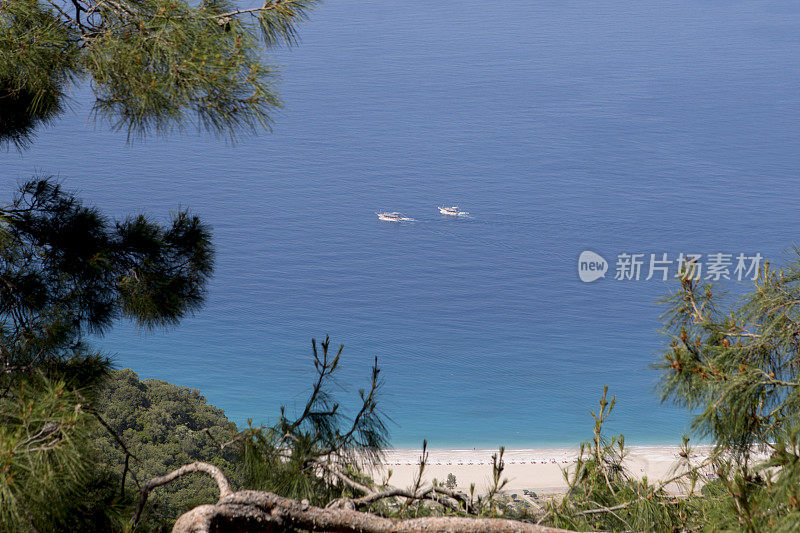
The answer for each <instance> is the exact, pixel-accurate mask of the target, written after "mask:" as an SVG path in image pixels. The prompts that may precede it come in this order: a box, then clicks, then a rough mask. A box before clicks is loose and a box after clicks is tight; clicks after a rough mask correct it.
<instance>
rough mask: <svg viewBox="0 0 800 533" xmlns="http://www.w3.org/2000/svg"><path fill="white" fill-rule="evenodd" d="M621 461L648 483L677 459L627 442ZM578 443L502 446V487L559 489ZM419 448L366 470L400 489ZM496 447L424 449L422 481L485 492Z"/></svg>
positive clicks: (669, 471) (672, 450)
mask: <svg viewBox="0 0 800 533" xmlns="http://www.w3.org/2000/svg"><path fill="white" fill-rule="evenodd" d="M626 449H627V452H628V454H627V456H626V457H625V461H624V465H625V467H626V468H627V470H628V472H629V473H630V475H631V476H633V477H635V478H642V477H645V476H646V477H647V478H648V480H650V481H651V482H657V481H662V480H667V479H669V478H671V477H672V476H673V475H674V473H675V467H676V466H677V465H678V462H679V459H680V457H679V455H678V454H679V452H680V446H677V445H665V446H629V447H626ZM710 449H711V446H710V445H697V446H695V447H693V448H692V450H693V451H692V459H693V462H694V463H695V464H697V463H700V462H701V461H703V460H704V459H705V458H706V457H707V455H708V452H709V450H710ZM578 451H579V447H577V446H573V447H542V448H515V449H506V450H505V453H504V454H503V460H504V463H505V469H504V471H503V477H504V478H507V479H508V484H507V485H506V487H505V489H504V491H505V492H509V491H520V490H524V489H527V490H532V491H536V492H541V493H545V494H547V493H563V492H564V491H565V490H566V488H567V483H566V480H565V478H564V472H565V471H566V472H569V471H570V470H571V466H572V465H574V464H575V462H576V458H577V455H578ZM421 453H422V450H421V449H410V448H407V449H396V450H389V451H386V452H385V454H384V459H383V461H382V463H381V464H380V465H376V466H375V467H373V468H371V469H370V472H371V474H372V475H373V478H374V479H375V480H376V481H381V480H384V479H385V478H386V477H387V476H389V472H390V471H391V477H390V478H389V483H390V484H392V485H394V486H398V487H406V486H409V485H411V484H412V483H413V479H414V476H415V475H416V474H417V473H418V472H419V461H420V455H421ZM495 453H498V450H497V449H490V448H473V449H468V448H449V449H444V448H439V449H428V462H427V464H426V466H425V471H424V474H423V482H428V483H429V482H432V481H433V480H434V479H436V480H437V481H439V482H443V481H444V480H446V479H447V476H448V474H453V475H454V476H455V477H456V487H457V488H458V489H459V490H462V491H469V487H470V485H472V484H473V483H474V484H475V489H476V492H477V493H479V494H480V493H483V492H485V491H486V489H487V487H488V485H489V479H490V477H491V474H492V455H493V454H495ZM667 489H668V490H669V491H670V492H675V493H680V492H681V488H680V487H679V486H677V485H674V484H673V485H670V486H668V487H667Z"/></svg>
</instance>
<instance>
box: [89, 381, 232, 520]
mask: <svg viewBox="0 0 800 533" xmlns="http://www.w3.org/2000/svg"><path fill="white" fill-rule="evenodd" d="M97 409H98V411H99V412H100V414H101V416H102V417H103V419H104V420H105V421H106V422H107V423H108V425H109V426H110V427H111V429H112V430H113V431H114V432H115V433H116V434H117V435H118V436H119V437H121V438H122V440H123V441H124V442H125V445H126V446H127V447H128V450H129V451H130V452H131V453H132V454H133V455H134V456H135V457H136V459H135V460H134V459H131V460H130V462H129V468H130V474H129V475H128V480H129V481H128V483H127V487H128V489H130V490H131V491H132V492H133V493H136V492H137V491H136V483H135V481H134V479H133V478H134V477H135V479H138V480H140V481H145V480H147V479H149V478H152V477H155V476H160V475H162V474H164V473H166V472H170V471H172V470H174V469H176V468H178V467H180V466H182V465H184V464H187V463H191V462H193V461H206V462H210V463H213V464H214V465H216V466H218V467H219V468H220V469H221V470H222V471H223V472H225V474H226V475H227V476H228V477H229V479H231V481H232V482H234V483H236V480H237V472H236V469H235V467H234V462H235V460H236V455H237V453H238V451H237V449H238V448H237V447H234V446H228V447H226V448H225V449H224V450H223V449H221V445H222V444H224V443H225V442H227V441H229V440H230V439H231V438H232V437H233V435H234V434H235V433H236V425H235V424H233V422H231V421H229V420H228V419H227V418H226V417H225V413H224V412H223V411H222V410H221V409H217V408H216V407H214V406H212V405H209V404H208V403H207V402H206V399H205V397H203V396H202V395H201V394H200V392H199V391H198V390H197V389H189V388H186V387H179V386H177V385H173V384H170V383H167V382H166V381H162V380H157V379H145V380H140V379H139V376H138V375H137V374H136V373H135V372H133V371H132V370H129V369H125V370H116V371H112V372H111V373H110V375H109V378H108V380H107V381H106V382H105V384H104V385H103V387H102V389H101V390H100V391H99V392H98V395H97ZM206 429H207V430H208V432H206ZM209 433H210V435H209ZM94 446H95V448H96V453H97V459H98V462H99V463H102V464H108V465H111V468H112V469H113V470H114V473H115V474H116V475H117V476H122V474H123V470H124V465H125V454H124V452H123V451H122V449H121V448H120V447H119V445H117V443H116V442H114V437H113V436H112V435H111V434H109V433H108V432H107V431H99V432H98V435H97V437H96V440H95V441H94ZM131 474H132V476H131ZM218 496H219V494H218V489H217V486H216V484H215V483H214V481H213V480H212V479H211V478H209V477H208V476H202V475H195V476H185V477H182V478H180V479H178V480H176V481H174V482H173V483H170V484H169V485H166V486H164V487H162V488H160V489H158V490H156V491H155V492H154V493H153V496H152V498H153V501H152V503H153V504H154V509H153V512H154V513H156V514H158V515H161V516H162V517H164V518H167V519H168V520H169V521H170V522H171V521H172V520H174V519H176V518H177V517H178V516H180V515H181V514H182V513H184V512H186V511H188V510H190V509H192V508H193V507H195V506H197V505H200V504H203V503H209V502H213V501H216V499H217V498H218ZM154 518H155V517H154Z"/></svg>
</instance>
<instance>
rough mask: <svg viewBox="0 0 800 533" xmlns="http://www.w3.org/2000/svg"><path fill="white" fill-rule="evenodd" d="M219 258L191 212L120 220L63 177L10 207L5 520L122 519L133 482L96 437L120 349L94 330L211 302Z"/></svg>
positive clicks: (28, 191) (3, 213)
mask: <svg viewBox="0 0 800 533" xmlns="http://www.w3.org/2000/svg"><path fill="white" fill-rule="evenodd" d="M213 257H214V254H213V248H212V246H211V241H210V231H209V229H208V228H207V227H206V226H205V225H203V224H202V222H201V221H200V220H199V219H198V218H197V217H195V216H192V215H191V214H190V213H188V212H186V211H182V212H178V213H177V214H176V215H175V216H174V217H173V219H172V221H171V222H170V223H169V224H164V225H162V224H158V223H156V222H154V221H152V220H149V219H147V218H146V217H144V216H136V217H129V218H127V219H125V220H120V221H114V222H111V221H110V220H108V219H107V218H106V217H104V216H103V215H102V213H101V212H100V211H99V210H97V209H96V208H93V207H89V206H86V205H84V204H83V203H82V202H80V201H79V200H78V199H77V198H76V197H75V196H74V195H73V194H71V193H69V192H67V191H65V190H64V189H63V188H62V187H61V186H59V185H58V184H56V183H54V182H53V181H52V180H46V179H42V180H33V181H31V182H29V183H27V184H25V185H24V186H22V187H21V189H20V192H19V194H18V196H17V197H16V198H15V199H14V201H13V202H12V203H11V204H9V205H7V206H5V207H2V208H0V530H3V531H80V530H104V529H110V528H113V529H120V527H115V526H114V525H115V524H116V526H119V525H120V523H121V522H119V521H120V520H122V518H123V513H122V509H123V508H125V503H126V502H125V495H124V491H120V482H119V480H114V479H112V478H111V477H109V476H107V475H105V473H104V471H103V470H102V469H99V468H97V465H95V463H94V461H93V460H92V456H91V453H90V450H89V448H88V446H87V444H88V441H89V439H90V438H91V434H92V432H93V431H97V430H98V429H100V424H102V419H100V418H99V416H98V414H97V412H96V411H95V410H94V408H93V400H94V393H95V390H96V386H97V385H98V384H99V383H100V382H101V380H102V379H103V377H104V376H105V374H106V372H107V371H108V369H109V360H108V359H107V358H106V357H104V356H103V355H102V354H98V353H95V352H94V351H92V350H91V348H90V346H89V345H87V344H86V342H85V336H86V334H87V333H103V332H105V331H107V330H108V329H109V328H110V327H111V326H112V325H113V323H114V321H115V320H118V319H120V318H127V319H130V320H133V321H134V322H136V323H138V324H140V325H141V326H143V327H146V328H153V327H158V326H166V325H172V324H175V323H177V322H178V321H179V320H180V319H181V318H182V317H184V316H186V315H187V314H190V313H191V312H193V311H194V310H196V309H198V308H199V306H200V305H201V304H202V302H203V298H204V294H205V289H206V284H207V282H208V279H209V277H210V275H211V272H212V269H213ZM123 483H124V481H123ZM124 518H128V517H127V516H125V517H124Z"/></svg>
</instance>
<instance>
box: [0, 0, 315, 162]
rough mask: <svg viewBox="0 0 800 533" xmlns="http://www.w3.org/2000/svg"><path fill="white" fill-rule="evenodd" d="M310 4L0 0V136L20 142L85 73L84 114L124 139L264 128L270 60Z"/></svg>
mask: <svg viewBox="0 0 800 533" xmlns="http://www.w3.org/2000/svg"><path fill="white" fill-rule="evenodd" d="M314 3H315V0H265V1H264V3H263V4H261V5H260V6H257V7H253V8H239V7H238V6H237V5H236V4H234V3H232V2H229V1H226V0H202V1H200V2H190V1H187V0H74V1H72V0H70V1H67V0H0V144H3V143H5V144H14V145H16V146H17V147H20V148H21V147H25V146H28V145H29V144H30V142H31V141H32V137H33V135H34V134H35V132H36V131H37V129H38V128H40V127H42V126H43V125H46V124H48V123H50V122H52V121H53V120H54V119H55V118H57V117H59V116H60V115H61V114H62V113H63V112H64V110H65V109H66V108H67V103H68V102H67V89H68V88H69V86H70V84H74V83H81V82H83V81H85V80H87V79H88V80H89V86H90V87H91V90H92V92H93V94H94V97H95V102H94V105H93V107H92V114H93V115H94V116H95V117H96V118H99V119H101V120H103V121H106V122H108V123H109V124H110V125H112V126H113V127H114V128H118V129H122V130H125V131H126V132H127V133H128V135H129V137H130V136H142V135H146V134H150V133H155V134H167V133H169V132H172V131H176V130H177V131H180V130H183V129H185V128H187V127H195V128H198V129H202V130H208V131H211V132H213V133H215V134H224V135H228V136H230V137H231V138H233V137H235V135H236V132H237V131H250V132H252V131H257V130H258V129H262V128H268V127H269V125H270V123H271V121H272V119H271V117H272V113H273V111H274V110H275V108H277V107H279V106H280V98H279V96H278V93H277V91H276V87H275V82H276V73H277V71H276V68H275V67H274V66H270V65H269V63H268V62H267V59H266V57H265V55H264V53H263V49H264V48H271V47H274V46H279V45H282V44H284V45H290V44H292V43H294V42H295V41H296V38H297V25H298V24H299V23H300V22H301V21H303V20H304V19H305V18H306V16H307V13H308V10H309V9H310V8H311V7H312V6H313V5H314Z"/></svg>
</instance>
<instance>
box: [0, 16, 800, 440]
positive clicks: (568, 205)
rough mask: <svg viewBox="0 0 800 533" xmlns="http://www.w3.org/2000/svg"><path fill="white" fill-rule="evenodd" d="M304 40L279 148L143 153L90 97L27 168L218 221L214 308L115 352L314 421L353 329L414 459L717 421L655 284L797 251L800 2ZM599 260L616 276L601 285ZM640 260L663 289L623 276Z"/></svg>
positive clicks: (172, 376)
mask: <svg viewBox="0 0 800 533" xmlns="http://www.w3.org/2000/svg"><path fill="white" fill-rule="evenodd" d="M301 38H302V42H301V43H300V45H299V46H298V47H295V48H292V49H283V50H280V51H278V52H277V53H275V54H273V55H272V61H273V62H274V63H275V64H276V65H280V66H281V78H282V81H281V84H280V91H281V93H282V95H283V100H284V104H285V108H284V109H283V110H282V111H281V112H280V113H278V114H277V116H276V123H275V126H274V130H273V132H272V133H268V134H267V133H265V134H262V135H260V136H257V137H242V138H240V140H239V142H238V143H236V144H231V143H230V142H226V141H224V140H220V139H214V138H211V137H209V136H207V135H202V134H196V133H188V134H184V135H177V134H176V135H173V136H170V137H168V138H166V139H156V138H150V139H148V140H147V141H145V142H136V143H134V144H127V143H126V136H125V134H124V133H117V132H112V131H111V129H110V128H109V127H108V126H107V125H105V124H102V123H100V124H96V123H94V122H92V121H90V119H89V118H88V117H89V108H90V104H91V101H90V97H89V93H88V90H87V88H86V87H85V86H78V87H75V88H74V89H73V105H72V109H71V111H70V112H69V113H68V114H67V115H66V116H65V117H64V118H63V119H62V120H60V121H59V122H58V123H57V124H56V125H54V126H53V127H51V128H49V129H47V130H46V131H43V132H42V133H41V135H40V136H39V139H38V142H37V143H36V144H35V147H34V148H33V149H31V150H29V151H27V152H24V153H22V154H19V153H17V152H14V151H11V152H5V153H2V154H0V161H1V162H2V176H3V182H2V185H1V189H2V190H0V192H2V194H3V196H5V197H7V196H8V195H9V194H10V191H12V190H13V188H14V186H15V184H17V183H19V182H21V181H24V180H25V179H27V178H29V177H31V176H33V175H53V176H57V177H58V178H59V179H60V180H61V181H62V182H63V184H64V185H65V186H66V187H67V188H70V189H73V190H76V191H78V192H79V193H80V195H81V196H82V197H83V198H85V199H86V200H87V201H90V202H91V203H94V204H97V205H99V206H101V207H102V208H103V209H105V210H107V211H108V212H109V213H111V214H113V215H114V216H117V217H122V216H124V215H126V214H128V213H139V212H145V213H148V214H149V215H152V216H154V217H156V218H161V219H164V218H166V217H167V216H168V215H169V213H170V212H171V211H172V210H174V209H176V208H178V207H181V206H183V207H187V206H188V207H190V208H191V209H192V210H193V211H194V212H195V213H197V214H199V215H201V216H202V217H203V219H204V220H206V221H207V222H208V223H209V224H211V225H212V226H213V231H214V238H215V242H216V246H217V251H218V263H217V269H216V274H215V276H214V279H213V281H212V282H211V285H210V288H209V295H208V302H207V305H206V306H205V308H204V309H203V310H202V311H200V312H198V313H197V314H196V316H194V317H193V318H190V319H187V320H185V321H184V322H183V323H182V324H181V325H180V326H179V327H177V328H175V329H171V330H168V331H156V332H146V331H139V330H138V329H137V328H135V327H134V326H132V325H130V324H125V323H122V324H120V325H119V326H118V327H117V328H115V329H114V330H113V332H112V333H110V334H108V335H107V336H106V337H104V338H102V339H98V340H97V343H98V345H100V346H102V347H103V348H104V349H105V350H107V351H108V352H110V353H112V354H114V357H115V361H116V364H117V366H118V367H121V368H123V367H130V368H132V369H134V370H135V371H136V372H138V373H139V374H140V375H141V376H142V377H146V378H159V379H164V380H167V381H170V382H172V383H176V384H180V385H184V386H187V387H193V388H197V389H199V390H200V391H202V393H203V394H204V395H205V396H206V397H207V398H208V401H209V402H210V403H212V404H214V405H216V406H218V407H220V408H223V409H224V410H225V411H226V413H227V414H228V415H229V416H230V417H231V418H232V419H233V420H235V421H236V422H237V423H238V424H244V423H245V421H246V420H247V418H248V417H252V418H253V419H254V420H255V421H256V422H269V421H275V420H276V418H277V416H278V414H279V407H280V406H281V405H286V406H287V408H288V409H289V411H290V412H292V411H294V410H296V409H299V408H301V407H302V405H303V402H304V399H305V397H306V394H307V392H308V390H309V387H310V383H311V379H312V377H313V376H312V372H313V366H312V359H311V338H312V337H315V338H317V339H321V338H323V337H324V336H325V335H326V334H329V335H330V336H331V339H332V342H333V343H334V344H336V345H338V344H340V343H341V344H344V351H343V359H342V365H343V366H342V369H341V375H340V376H339V382H338V384H339V386H340V387H341V390H340V391H339V392H340V393H341V395H342V398H343V400H342V401H343V403H344V404H345V405H347V406H350V405H352V400H353V399H354V398H356V397H357V394H358V389H359V388H360V387H363V386H365V385H366V384H367V380H368V377H369V365H370V364H371V362H372V360H373V358H374V357H376V356H377V357H378V360H379V364H380V366H381V368H382V369H383V371H382V376H383V378H384V379H385V387H384V389H383V396H382V399H381V405H382V409H383V411H384V412H385V413H386V414H387V415H388V416H389V417H390V418H391V419H392V423H391V424H390V430H391V436H392V443H393V445H394V446H396V447H409V446H419V445H420V444H421V442H422V439H423V438H427V439H428V442H429V445H430V446H432V447H437V448H446V447H472V446H478V447H492V446H496V445H499V444H504V445H506V446H510V447H535V446H555V445H574V444H576V443H577V442H579V441H581V440H583V439H586V438H588V437H589V436H590V434H591V417H590V414H589V410H590V409H594V408H596V405H597V401H598V399H599V397H600V394H601V393H602V389H603V386H604V385H608V386H609V387H610V393H611V394H614V395H616V397H617V402H618V403H617V408H616V410H615V413H614V416H613V417H612V421H611V424H610V427H609V430H610V431H619V432H623V433H624V434H625V435H626V438H627V440H628V442H631V443H634V444H662V443H675V442H679V440H680V437H681V435H682V434H683V433H684V432H686V431H687V428H688V421H689V416H688V414H687V413H685V412H684V411H682V410H679V409H676V408H673V407H670V406H669V405H662V404H661V402H660V400H659V396H658V392H657V388H656V385H657V381H658V374H657V372H656V371H654V370H652V369H650V368H649V365H651V364H652V363H653V362H654V361H656V360H657V358H658V354H659V351H660V350H662V349H663V348H664V346H665V344H666V338H665V337H664V336H663V335H662V334H661V333H660V332H659V330H660V328H661V322H660V320H659V315H660V314H661V313H662V311H663V307H661V306H660V305H659V304H658V303H657V300H658V299H659V298H660V297H661V296H663V295H664V294H666V293H667V292H669V291H670V290H674V289H675V288H676V286H677V285H676V283H675V282H674V281H668V282H663V281H661V280H660V276H654V278H653V279H650V280H646V279H645V278H646V277H647V276H646V275H647V273H648V271H647V270H648V264H647V262H648V260H649V257H650V255H649V254H656V255H657V256H658V257H659V258H660V257H661V254H663V253H667V254H668V255H669V257H670V258H671V259H674V258H676V257H677V254H678V253H680V252H687V253H698V254H703V255H704V257H705V256H706V255H708V254H714V253H720V252H722V253H729V254H732V255H734V256H736V255H738V254H740V253H743V254H746V255H747V256H753V255H755V254H756V253H759V254H761V255H762V256H763V257H765V258H769V259H771V260H772V262H773V263H778V264H783V263H785V262H786V261H787V260H788V258H789V256H788V255H787V254H786V250H787V249H789V248H790V247H791V246H792V245H793V244H794V243H796V242H797V241H798V231H799V230H800V205H799V204H798V198H800V195H799V194H798V192H800V191H799V190H798V168H800V61H798V58H800V4H798V3H797V2H790V1H755V0H754V1H744V0H742V1H721V0H719V1H717V0H705V1H698V0H676V1H669V2H664V1H656V0H641V1H638V2H630V1H622V0H592V1H589V0H580V1H578V0H558V1H549V0H540V1H535V2H531V1H528V0H508V1H506V2H503V3H502V4H496V3H494V4H493V3H486V2H478V1H476V0H463V1H460V2H429V1H420V0H409V1H406V2H383V1H365V0H361V1H355V0H330V1H328V2H326V3H324V4H322V5H321V6H320V7H318V8H317V9H316V10H315V11H314V12H313V13H312V18H311V20H310V21H309V22H308V23H306V24H305V25H303V27H302V29H301ZM451 204H457V205H460V206H461V207H462V208H463V209H466V210H467V211H469V212H470V216H469V217H459V218H449V217H443V216H442V215H440V214H439V213H438V211H437V209H436V207H437V205H451ZM376 210H389V211H401V212H403V213H404V214H406V215H407V216H409V217H412V218H414V219H416V222H409V223H402V224H392V223H385V222H379V221H378V220H377V217H376V216H375V214H374V212H375V211H376ZM585 250H591V251H593V252H595V253H597V254H599V255H600V256H602V257H603V258H604V259H605V260H607V262H608V272H606V275H605V278H604V279H598V280H596V281H594V282H591V283H584V282H582V281H581V280H580V279H579V277H578V269H577V267H578V257H579V255H580V254H581V252H583V251H585ZM626 253H627V254H639V253H641V254H645V256H644V261H645V265H644V266H643V267H642V268H643V270H642V273H641V278H640V279H639V280H636V279H630V280H627V279H625V280H619V279H614V276H615V271H616V263H617V261H618V257H619V255H620V254H626ZM734 262H735V260H734ZM732 273H733V272H732V269H731V274H732ZM731 277H733V276H731ZM747 287H748V285H747V283H745V282H741V283H740V282H738V281H736V280H735V279H733V280H730V281H728V280H724V279H723V280H722V281H721V282H720V288H721V289H725V290H728V291H730V292H731V293H732V295H736V294H740V293H741V292H742V291H744V290H746V289H747Z"/></svg>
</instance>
